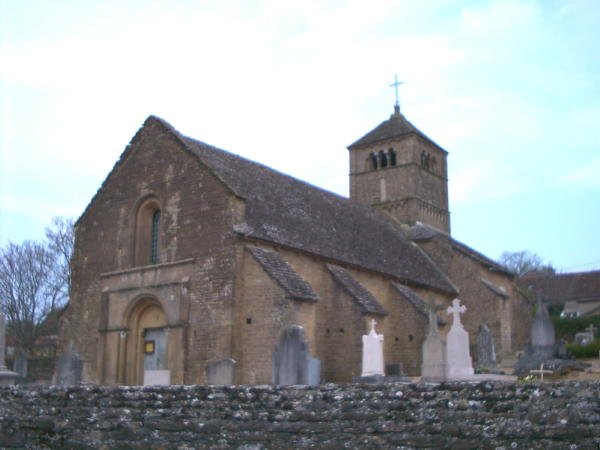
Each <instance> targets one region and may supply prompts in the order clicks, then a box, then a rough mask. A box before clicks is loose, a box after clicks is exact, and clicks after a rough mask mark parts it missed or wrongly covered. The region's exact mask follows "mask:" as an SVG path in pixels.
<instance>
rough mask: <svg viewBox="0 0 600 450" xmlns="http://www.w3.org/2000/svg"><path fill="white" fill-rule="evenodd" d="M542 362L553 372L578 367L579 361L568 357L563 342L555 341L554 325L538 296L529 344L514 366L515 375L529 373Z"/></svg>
mask: <svg viewBox="0 0 600 450" xmlns="http://www.w3.org/2000/svg"><path fill="white" fill-rule="evenodd" d="M542 364H544V367H546V368H548V369H549V370H553V371H554V372H555V373H558V372H560V371H562V370H563V369H567V368H578V367H579V363H577V361H575V360H573V359H570V357H569V354H568V352H567V351H566V349H565V345H564V343H563V342H558V343H557V342H556V338H555V333H554V325H553V324H552V321H551V320H550V316H549V314H548V310H547V309H546V305H545V304H544V302H543V301H542V299H541V297H540V296H538V301H537V311H536V313H535V316H534V318H533V323H532V325H531V344H530V345H528V346H527V347H526V348H525V351H524V352H523V354H522V355H521V357H520V358H519V359H518V360H517V362H516V363H515V366H514V374H515V375H529V373H530V371H531V370H536V369H538V368H539V367H540V366H541V365H542Z"/></svg>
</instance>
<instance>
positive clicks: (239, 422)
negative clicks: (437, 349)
mask: <svg viewBox="0 0 600 450" xmlns="http://www.w3.org/2000/svg"><path fill="white" fill-rule="evenodd" d="M599 431H600V382H598V381H596V382H588V383H583V382H570V383H566V382H565V383H547V384H541V385H539V384H505V383H499V382H481V383H441V384H401V383H395V384H392V383H390V384H381V385H376V384H373V385H361V384H344V385H334V384H326V385H321V386H317V387H312V388H309V387H288V388H280V387H273V386H252V387H249V386H237V387H206V386H169V387H118V388H114V387H113V388H110V387H99V386H77V387H68V388H58V387H45V388H37V389H26V388H21V387H6V388H2V389H0V447H2V448H30V449H34V448H35V449H37V448H69V449H84V448H106V449H108V448H110V449H125V448H127V449H163V448H179V449H192V448H214V449H226V448H234V449H246V450H248V449H283V448H285V449H289V448H336V449H337V448H369V449H371V448H452V449H458V448H460V449H467V448H497V449H513V448H517V449H520V448H545V449H562V448H570V449H572V448H581V449H588V448H599V446H600V433H599Z"/></svg>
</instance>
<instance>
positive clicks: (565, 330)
mask: <svg viewBox="0 0 600 450" xmlns="http://www.w3.org/2000/svg"><path fill="white" fill-rule="evenodd" d="M551 319H552V323H553V324H554V329H555V330H556V337H557V338H559V339H566V340H567V341H572V340H573V339H575V333H579V332H580V331H584V330H585V329H586V328H587V327H589V326H590V324H594V326H595V327H596V328H597V330H600V316H590V317H577V318H570V319H561V318H560V317H556V316H554V317H551Z"/></svg>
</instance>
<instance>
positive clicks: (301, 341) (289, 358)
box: [273, 325, 321, 386]
mask: <svg viewBox="0 0 600 450" xmlns="http://www.w3.org/2000/svg"><path fill="white" fill-rule="evenodd" d="M320 370H321V364H320V361H319V360H318V359H317V358H312V357H311V356H310V354H309V353H308V343H307V342H306V339H305V337H304V328H302V327H301V326H299V325H292V326H290V327H288V328H286V329H284V330H283V332H282V334H281V338H280V339H279V343H278V344H277V347H276V348H275V351H274V353H273V384H276V385H281V386H285V385H294V384H308V385H314V384H319V383H320V381H321V374H320Z"/></svg>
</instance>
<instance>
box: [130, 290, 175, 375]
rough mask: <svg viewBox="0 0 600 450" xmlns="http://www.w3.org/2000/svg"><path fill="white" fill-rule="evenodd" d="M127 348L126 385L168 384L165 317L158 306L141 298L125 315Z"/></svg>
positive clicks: (155, 301)
mask: <svg viewBox="0 0 600 450" xmlns="http://www.w3.org/2000/svg"><path fill="white" fill-rule="evenodd" d="M127 328H128V330H129V332H128V336H127V345H126V349H125V355H124V358H123V361H122V363H123V364H124V372H125V382H126V384H130V385H136V384H143V385H147V384H171V374H170V370H169V365H168V354H167V348H168V338H169V329H168V327H167V316H166V314H165V311H164V309H163V307H162V306H161V304H160V302H159V301H158V300H156V299H154V298H151V297H146V298H141V299H139V300H137V301H136V302H135V304H134V305H133V307H132V308H131V310H130V312H129V314H128V321H127Z"/></svg>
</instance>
